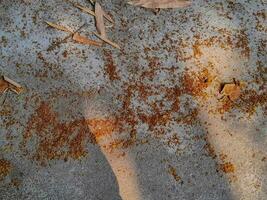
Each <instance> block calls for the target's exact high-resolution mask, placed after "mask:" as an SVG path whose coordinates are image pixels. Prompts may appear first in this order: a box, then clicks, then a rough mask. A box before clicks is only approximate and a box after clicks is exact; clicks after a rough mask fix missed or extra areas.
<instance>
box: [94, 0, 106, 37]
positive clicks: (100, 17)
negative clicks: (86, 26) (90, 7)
mask: <svg viewBox="0 0 267 200" xmlns="http://www.w3.org/2000/svg"><path fill="white" fill-rule="evenodd" d="M95 21H96V30H97V31H98V33H99V34H100V35H101V37H104V38H107V33H106V28H105V24H104V12H103V10H102V8H101V6H100V4H99V3H97V2H96V3H95Z"/></svg>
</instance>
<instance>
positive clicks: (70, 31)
mask: <svg viewBox="0 0 267 200" xmlns="http://www.w3.org/2000/svg"><path fill="white" fill-rule="evenodd" d="M45 23H47V24H48V25H49V26H51V27H53V28H55V29H58V30H61V31H65V32H68V33H73V31H72V30H70V29H68V28H66V27H64V26H61V25H57V24H54V23H52V22H48V21H45Z"/></svg>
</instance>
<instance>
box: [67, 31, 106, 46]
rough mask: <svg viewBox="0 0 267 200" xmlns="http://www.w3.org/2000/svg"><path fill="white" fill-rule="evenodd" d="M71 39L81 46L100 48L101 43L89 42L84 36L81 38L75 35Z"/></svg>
mask: <svg viewBox="0 0 267 200" xmlns="http://www.w3.org/2000/svg"><path fill="white" fill-rule="evenodd" d="M72 39H73V40H74V41H76V42H79V43H81V44H87V45H93V46H98V47H100V46H102V43H100V42H97V41H94V40H90V39H88V38H86V37H84V36H81V35H80V34H78V33H75V34H74V35H73V37H72Z"/></svg>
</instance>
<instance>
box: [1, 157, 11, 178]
mask: <svg viewBox="0 0 267 200" xmlns="http://www.w3.org/2000/svg"><path fill="white" fill-rule="evenodd" d="M12 168H13V166H12V164H11V163H10V162H9V161H7V160H4V159H0V181H2V180H4V178H5V177H6V176H7V175H8V174H10V172H11V170H12Z"/></svg>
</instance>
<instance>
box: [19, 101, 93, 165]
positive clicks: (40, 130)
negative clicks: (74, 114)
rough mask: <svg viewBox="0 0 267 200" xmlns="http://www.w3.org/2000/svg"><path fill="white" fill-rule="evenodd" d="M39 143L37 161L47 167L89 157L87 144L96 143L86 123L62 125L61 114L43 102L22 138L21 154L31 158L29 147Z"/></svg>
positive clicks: (76, 120)
mask: <svg viewBox="0 0 267 200" xmlns="http://www.w3.org/2000/svg"><path fill="white" fill-rule="evenodd" d="M34 139H37V143H38V144H36V146H35V148H36V150H35V152H34V153H33V155H32V156H31V157H32V158H33V159H34V160H36V161H38V162H40V163H41V164H43V165H45V164H46V162H47V161H49V160H53V159H64V160H67V159H69V158H72V159H79V158H81V157H84V156H85V155H86V154H87V151H86V144H87V143H88V142H93V143H94V142H95V138H94V136H93V135H92V134H91V132H90V131H89V129H88V124H87V122H86V120H85V119H75V120H73V121H70V122H60V121H59V119H58V114H57V113H56V112H54V111H53V109H52V108H51V106H50V105H49V104H48V103H47V102H42V103H41V104H40V106H39V107H38V108H37V109H36V111H35V113H34V114H33V115H32V116H31V117H30V119H29V121H28V125H27V128H26V130H25V132H24V134H23V141H22V143H21V148H22V150H23V151H24V152H25V153H26V155H29V154H30V153H31V152H30V151H29V149H28V147H27V145H29V144H30V141H31V140H34Z"/></svg>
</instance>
